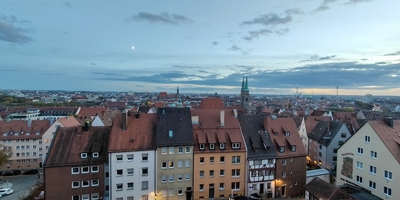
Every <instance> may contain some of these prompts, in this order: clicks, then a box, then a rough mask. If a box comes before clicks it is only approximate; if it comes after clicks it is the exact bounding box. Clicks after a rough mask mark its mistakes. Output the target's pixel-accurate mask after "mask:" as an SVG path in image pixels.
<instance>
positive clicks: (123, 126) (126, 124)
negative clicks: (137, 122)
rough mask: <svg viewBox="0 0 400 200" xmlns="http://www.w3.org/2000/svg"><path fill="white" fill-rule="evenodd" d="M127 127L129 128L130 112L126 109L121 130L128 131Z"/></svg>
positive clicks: (123, 111) (123, 112)
mask: <svg viewBox="0 0 400 200" xmlns="http://www.w3.org/2000/svg"><path fill="white" fill-rule="evenodd" d="M127 126H128V112H127V111H126V110H125V109H124V110H122V122H121V128H122V129H123V130H126V127H127Z"/></svg>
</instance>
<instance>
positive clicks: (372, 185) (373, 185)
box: [368, 181, 376, 190]
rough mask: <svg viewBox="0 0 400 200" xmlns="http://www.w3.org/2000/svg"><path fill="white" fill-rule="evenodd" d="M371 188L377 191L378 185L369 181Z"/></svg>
mask: <svg viewBox="0 0 400 200" xmlns="http://www.w3.org/2000/svg"><path fill="white" fill-rule="evenodd" d="M368 186H369V188H371V189H374V190H375V189H376V183H375V182H373V181H369V185H368Z"/></svg>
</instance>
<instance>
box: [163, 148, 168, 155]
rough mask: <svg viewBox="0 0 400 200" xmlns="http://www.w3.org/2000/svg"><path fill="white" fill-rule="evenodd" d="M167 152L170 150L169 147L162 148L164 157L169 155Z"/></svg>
mask: <svg viewBox="0 0 400 200" xmlns="http://www.w3.org/2000/svg"><path fill="white" fill-rule="evenodd" d="M167 150H168V148H167V147H163V148H161V154H162V155H165V154H167Z"/></svg>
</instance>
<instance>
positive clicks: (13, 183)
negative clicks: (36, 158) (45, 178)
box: [0, 174, 39, 200]
mask: <svg viewBox="0 0 400 200" xmlns="http://www.w3.org/2000/svg"><path fill="white" fill-rule="evenodd" d="M0 179H1V180H2V183H1V184H0V185H1V186H2V187H11V188H12V189H13V190H14V193H12V194H10V195H9V196H3V197H1V200H16V199H22V198H23V197H26V196H27V195H28V194H29V191H30V190H31V188H32V186H34V185H35V184H36V183H37V182H38V180H39V179H38V176H37V174H34V175H18V176H0ZM7 181H8V184H7ZM7 185H8V186H7Z"/></svg>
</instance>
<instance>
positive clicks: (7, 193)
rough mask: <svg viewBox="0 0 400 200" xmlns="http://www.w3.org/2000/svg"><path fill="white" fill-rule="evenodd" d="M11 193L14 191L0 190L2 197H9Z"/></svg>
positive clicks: (8, 189)
mask: <svg viewBox="0 0 400 200" xmlns="http://www.w3.org/2000/svg"><path fill="white" fill-rule="evenodd" d="M13 192H14V190H13V189H11V188H3V189H0V194H1V195H2V196H5V195H10V194H12V193H13Z"/></svg>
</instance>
